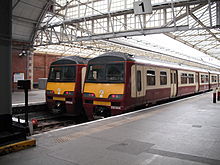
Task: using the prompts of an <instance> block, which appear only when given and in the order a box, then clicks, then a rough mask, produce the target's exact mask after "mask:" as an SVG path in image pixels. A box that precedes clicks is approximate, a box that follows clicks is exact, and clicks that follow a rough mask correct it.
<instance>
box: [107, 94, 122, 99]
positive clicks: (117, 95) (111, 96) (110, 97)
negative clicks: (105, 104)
mask: <svg viewBox="0 0 220 165" xmlns="http://www.w3.org/2000/svg"><path fill="white" fill-rule="evenodd" d="M122 97H123V95H122V94H112V95H109V97H108V98H109V99H115V100H119V99H121V98H122Z"/></svg>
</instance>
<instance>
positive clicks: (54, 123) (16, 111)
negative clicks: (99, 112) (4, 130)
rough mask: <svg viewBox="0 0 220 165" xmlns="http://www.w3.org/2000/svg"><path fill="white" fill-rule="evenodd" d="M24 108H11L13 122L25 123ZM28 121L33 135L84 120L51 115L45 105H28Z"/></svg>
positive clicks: (83, 120)
mask: <svg viewBox="0 0 220 165" xmlns="http://www.w3.org/2000/svg"><path fill="white" fill-rule="evenodd" d="M24 114H25V107H24V106H14V107H13V108H12V115H13V120H14V121H16V122H19V123H22V124H23V123H24V122H25V115H24ZM28 119H29V122H32V125H33V134H38V133H42V132H47V131H50V130H53V129H57V128H62V127H66V126H70V125H75V124H79V123H82V122H85V121H86V120H85V119H83V118H79V117H74V116H65V115H60V114H52V113H51V112H50V111H48V108H47V106H46V104H41V105H30V106H29V107H28Z"/></svg>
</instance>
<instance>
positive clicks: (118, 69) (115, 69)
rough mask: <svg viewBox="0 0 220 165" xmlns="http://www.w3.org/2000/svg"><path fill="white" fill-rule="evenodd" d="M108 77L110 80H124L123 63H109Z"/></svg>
mask: <svg viewBox="0 0 220 165" xmlns="http://www.w3.org/2000/svg"><path fill="white" fill-rule="evenodd" d="M106 74H107V75H106V76H107V77H106V78H107V80H110V81H122V80H123V79H124V78H123V77H124V65H123V64H108V65H107V66H106Z"/></svg>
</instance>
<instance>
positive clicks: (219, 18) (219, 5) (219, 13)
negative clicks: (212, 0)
mask: <svg viewBox="0 0 220 165" xmlns="http://www.w3.org/2000/svg"><path fill="white" fill-rule="evenodd" d="M216 25H218V26H220V2H219V1H218V2H216Z"/></svg>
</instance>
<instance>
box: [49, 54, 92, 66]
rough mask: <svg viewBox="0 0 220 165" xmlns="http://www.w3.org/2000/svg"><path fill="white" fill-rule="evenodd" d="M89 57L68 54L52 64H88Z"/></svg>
mask: <svg viewBox="0 0 220 165" xmlns="http://www.w3.org/2000/svg"><path fill="white" fill-rule="evenodd" d="M88 60H89V59H88V58H83V57H79V56H67V57H62V58H60V59H58V60H56V61H54V62H52V63H51V65H59V64H87V63H88Z"/></svg>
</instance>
